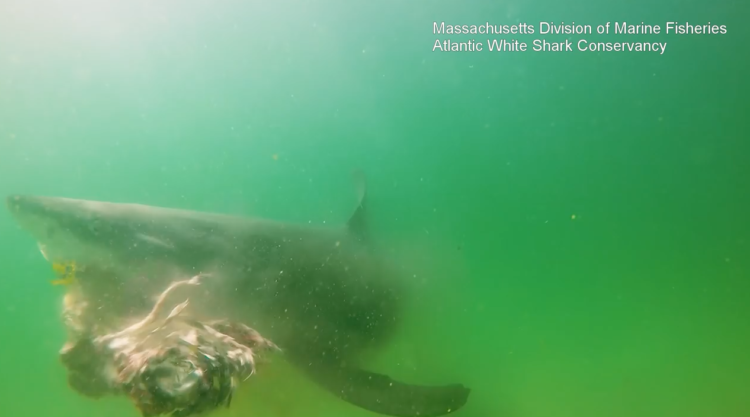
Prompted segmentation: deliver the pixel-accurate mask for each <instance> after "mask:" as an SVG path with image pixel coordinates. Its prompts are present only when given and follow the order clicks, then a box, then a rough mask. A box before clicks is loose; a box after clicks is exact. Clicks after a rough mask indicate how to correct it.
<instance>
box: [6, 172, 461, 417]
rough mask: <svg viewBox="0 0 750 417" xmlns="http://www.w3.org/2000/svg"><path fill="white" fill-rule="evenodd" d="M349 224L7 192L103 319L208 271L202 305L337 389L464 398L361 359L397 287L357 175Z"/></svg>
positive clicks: (403, 398)
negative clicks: (371, 229)
mask: <svg viewBox="0 0 750 417" xmlns="http://www.w3.org/2000/svg"><path fill="white" fill-rule="evenodd" d="M355 179H356V182H357V190H358V197H359V203H358V205H357V208H356V210H355V211H354V214H353V215H352V216H351V218H350V220H349V222H348V223H347V224H346V225H343V226H340V227H328V228H321V227H313V226H309V225H297V224H290V223H283V222H277V221H272V220H266V219H258V218H249V217H234V216H228V215H221V214H211V213H201V212H195V211H187V210H178V209H169V208H161V207H152V206H145V205H139V204H120V203H108V202H99V201H89V200H76V199H68V198H58V197H39V196H23V195H13V196H9V197H8V198H7V206H8V209H9V210H10V212H11V213H12V214H13V216H14V218H15V219H16V220H17V221H18V222H19V224H20V225H21V226H22V228H24V229H25V230H27V231H28V232H29V233H31V234H32V235H33V236H34V237H35V238H36V239H37V240H38V241H39V244H40V247H41V248H42V249H43V253H44V255H45V257H46V258H47V259H48V260H49V261H51V262H55V261H71V260H73V261H75V262H76V263H78V264H80V265H83V266H84V268H83V271H82V272H81V273H80V274H79V275H80V276H79V281H80V285H81V286H82V287H84V288H86V290H87V293H89V294H93V295H94V296H93V297H92V298H93V301H94V303H96V304H98V305H97V306H96V308H98V309H99V310H100V311H101V316H102V320H105V318H106V317H107V315H108V314H109V315H112V316H122V315H127V314H130V313H132V314H136V313H137V312H139V311H142V310H143V309H144V308H146V307H147V306H148V305H150V304H151V302H152V300H151V299H150V297H151V296H152V295H153V294H156V293H158V292H159V291H160V290H159V289H160V288H161V289H163V288H164V287H166V286H167V285H168V284H169V282H170V281H171V280H173V279H175V277H177V276H190V275H194V274H195V273H198V272H201V273H207V274H209V276H210V277H211V279H208V280H206V282H207V285H206V286H202V289H201V297H202V298H201V302H200V303H199V304H198V305H195V306H193V307H194V309H195V311H196V313H197V314H204V315H211V316H217V315H220V316H222V317H229V318H233V319H237V320H241V321H243V322H246V323H248V324H249V325H251V326H252V327H254V328H256V329H257V330H258V331H260V332H261V333H262V334H264V336H266V337H268V338H269V339H271V340H272V341H273V342H274V343H276V344H277V345H278V346H279V347H280V348H281V349H282V350H283V351H284V352H285V354H284V355H285V357H286V358H287V360H289V361H290V362H291V363H293V364H294V365H295V366H296V367H298V368H299V369H300V370H301V371H303V372H304V373H305V374H306V375H307V376H308V377H309V378H311V379H312V380H313V381H315V382H316V383H317V384H319V385H321V386H322V387H324V388H326V389H327V390H328V391H330V392H331V393H332V394H334V395H336V396H338V397H340V398H342V399H343V400H345V401H348V402H350V403H352V404H354V405H357V406H359V407H362V408H365V409H367V410H370V411H373V412H376V413H380V414H385V415H392V416H400V417H412V416H423V417H424V416H426V417H429V416H439V415H444V414H448V413H451V412H454V411H456V410H457V409H459V408H461V407H462V406H463V405H464V404H465V402H466V401H467V399H468V395H469V389H468V388H465V387H464V386H463V385H461V384H451V385H445V386H419V385H412V384H407V383H402V382H399V381H395V380H393V379H391V378H390V377H388V376H386V375H382V374H378V373H375V372H371V371H368V370H365V369H363V368H362V367H361V366H360V363H359V359H360V358H361V354H362V352H363V351H365V350H367V349H370V348H377V347H378V346H379V345H380V344H382V343H384V342H386V341H387V340H388V337H389V335H390V334H391V333H392V331H393V330H394V328H395V326H396V324H397V322H398V318H399V314H400V307H401V305H402V301H403V300H402V296H403V288H401V286H400V285H399V284H400V282H399V280H398V278H397V277H396V276H395V274H394V273H393V271H391V270H390V269H389V267H388V265H387V264H386V263H385V262H384V261H383V260H382V258H381V257H379V256H377V254H376V252H375V251H374V250H372V248H370V247H369V245H368V244H367V237H366V235H367V227H366V221H365V205H364V203H365V184H364V176H363V175H361V174H358V175H356V176H355Z"/></svg>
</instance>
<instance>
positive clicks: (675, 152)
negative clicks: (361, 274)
mask: <svg viewBox="0 0 750 417" xmlns="http://www.w3.org/2000/svg"><path fill="white" fill-rule="evenodd" d="M745 16H748V9H747V6H745V5H743V4H741V3H740V2H724V3H721V4H718V3H711V2H698V1H686V2H670V3H665V4H663V5H656V4H654V3H653V2H646V1H642V0H640V1H637V2H635V3H634V2H629V3H627V4H625V3H623V4H621V5H616V6H604V5H602V4H600V3H597V2H591V1H577V2H571V1H566V2H552V1H546V2H518V1H514V2H495V1H481V2H480V1H470V2H451V1H442V0H441V1H431V2H427V1H422V2H398V1H391V0H387V1H381V2H369V3H365V2H360V1H288V0H285V1H281V2H240V1H222V2H209V1H194V0H191V1H131V2H112V4H102V2H94V1H82V0H77V1H68V2H62V1H52V0H44V1H37V2H25V1H17V0H6V1H4V2H3V3H2V4H0V194H3V195H6V194H10V193H28V194H42V195H59V196H67V197H77V198H87V199H97V200H111V201H121V202H140V203H145V204H150V205H157V206H173V207H181V208H188V209H194V210H201V211H216V212H224V213H232V214H253V215H260V216H265V217H271V218H276V219H281V220H289V221H300V222H307V221H312V222H318V223H322V222H324V221H325V222H333V223H336V222H342V221H344V220H345V218H346V215H347V213H348V212H349V210H350V208H351V204H352V201H353V200H352V190H351V184H350V180H349V176H348V173H349V172H350V170H351V169H352V168H362V169H364V170H365V171H366V172H367V173H368V176H369V181H370V196H371V201H370V203H371V209H370V213H371V214H372V221H373V223H374V226H373V227H374V229H375V230H376V238H377V239H378V241H379V242H381V243H382V244H384V245H386V247H389V248H390V249H392V256H393V257H394V259H397V260H398V261H399V262H400V263H401V264H402V265H403V266H404V267H405V268H407V269H411V270H412V271H413V274H412V277H411V279H412V280H413V282H412V284H413V285H414V286H416V287H417V288H419V289H420V291H419V297H418V298H417V299H415V300H413V302H412V303H411V305H410V309H409V315H408V317H407V325H406V327H405V328H404V329H403V332H402V334H400V335H399V337H398V338H397V340H395V341H394V343H393V344H392V346H391V347H390V348H389V349H388V350H387V351H386V352H384V353H383V355H382V356H381V357H379V358H377V363H374V364H373V366H374V367H377V368H378V369H379V370H381V371H383V372H388V373H390V374H391V375H393V376H398V377H400V378H402V379H408V380H410V381H413V382H421V383H443V382H452V381H461V382H463V383H465V384H467V385H469V386H470V387H471V388H472V389H473V393H472V397H471V399H470V401H469V404H468V405H467V406H466V407H465V408H464V409H462V410H461V411H459V413H458V414H456V415H460V416H465V417H480V416H482V417H484V416H498V417H500V416H507V417H567V416H570V417H604V416H606V417H678V416H679V417H717V416H721V417H742V416H747V415H750V382H748V381H749V379H748V375H749V374H750V359H749V358H748V352H749V351H750V306H749V304H748V303H749V302H750V260H749V259H750V258H749V257H748V254H749V250H750V222H748V212H750V198H749V197H748V190H749V188H748V185H749V183H748V178H750V169H749V168H748V167H750V165H748V157H749V156H750V145H748V138H749V137H750V135H749V134H748V123H747V119H746V116H747V108H748V107H747V97H748V93H750V91H748V83H747V80H746V77H747V73H748V69H750V68H748V59H747V54H746V45H745V44H744V43H742V42H741V39H747V38H748V37H747V35H748V31H747V28H746V26H743V25H744V24H745V23H746V22H745V20H746V19H743V17H745ZM626 19H627V20H633V21H636V20H637V21H647V22H651V23H657V24H663V22H666V21H669V20H677V21H690V22H693V23H701V24H702V23H705V22H707V21H711V22H712V23H717V24H726V25H727V27H728V29H729V30H728V33H727V34H726V35H723V36H685V37H670V36H654V37H653V38H654V39H658V40H659V41H661V42H667V43H668V46H667V49H666V53H665V54H664V55H658V54H655V53H641V54H637V53H625V52H620V53H603V54H598V53H583V52H576V53H557V54H556V53H531V52H527V53H500V54H497V53H489V52H487V53H484V52H483V53H438V52H434V53H433V52H431V48H432V45H433V43H434V41H435V39H436V37H440V38H441V39H443V38H447V36H437V35H434V34H433V33H432V22H433V21H446V22H448V21H450V22H451V23H458V24H464V23H484V22H486V21H491V22H496V23H498V24H505V23H517V22H530V23H536V22H538V21H540V20H550V21H556V22H559V21H573V20H575V21H576V22H578V23H589V24H598V23H602V22H606V21H614V20H626ZM518 38H519V39H520V38H522V39H525V40H526V41H527V42H530V41H531V39H533V38H535V36H533V35H529V36H519V37H518ZM558 38H560V37H558ZM564 38H565V37H564V36H563V37H562V39H564ZM572 38H575V39H578V38H580V36H578V35H575V36H572ZM457 39H464V40H465V39H468V37H463V38H461V37H457ZM632 39H635V38H632ZM613 40H614V38H613ZM639 40H643V38H639ZM743 51H745V52H743ZM0 249H2V250H0V264H1V265H2V266H3V273H2V279H1V280H0V331H1V333H0V334H2V339H1V340H2V345H0V369H1V370H2V375H3V378H2V379H0V393H2V395H0V415H3V416H12V417H26V416H29V417H31V416H49V417H55V416H61V417H68V416H70V417H72V416H75V417H87V416H101V415H105V414H107V415H112V416H122V417H130V416H136V415H137V413H136V411H135V410H134V409H133V408H132V407H131V406H130V404H129V403H128V402H127V401H125V400H123V399H104V400H100V401H92V400H88V399H85V398H83V397H80V396H78V395H77V394H75V393H74V392H73V391H71V390H70V389H69V388H68V387H67V385H66V379H65V378H66V374H65V371H64V369H63V367H62V365H61V364H60V363H59V360H58V356H57V352H58V350H59V348H60V346H61V344H62V343H63V341H64V333H63V329H62V326H61V324H60V322H59V318H58V314H59V313H58V310H59V305H60V298H61V294H62V293H61V291H62V290H61V289H60V288H59V287H53V286H51V285H50V284H49V279H51V278H53V275H52V271H51V270H50V268H49V265H48V264H46V263H45V262H44V261H43V259H42V257H41V256H40V255H39V253H38V250H37V248H36V245H35V242H34V241H33V240H32V239H31V238H30V237H29V236H28V235H27V234H26V233H24V232H22V231H21V230H19V229H18V228H17V227H16V225H15V224H14V223H13V221H12V219H11V218H10V216H9V215H8V214H7V213H2V214H0ZM217 415H227V416H246V415H254V416H258V417H260V416H269V417H276V416H278V417H295V416H305V417H309V416H337V415H338V416H347V417H348V416H366V415H369V414H368V413H367V412H365V411H362V410H359V409H356V408H354V407H352V406H349V405H347V404H344V403H342V402H340V401H336V400H334V399H332V398H331V397H330V396H329V395H328V394H326V393H324V392H322V391H320V390H319V389H318V388H316V387H315V386H313V385H312V384H310V383H309V382H307V381H306V380H303V379H301V378H299V377H296V376H295V375H294V374H293V372H292V371H291V370H290V369H287V368H286V366H285V365H284V364H277V366H275V367H271V368H269V370H268V372H267V374H266V376H265V377H264V378H263V379H261V378H260V377H259V378H257V379H253V380H252V382H250V383H248V385H247V386H246V387H245V389H243V391H242V395H240V396H239V397H238V398H237V400H236V401H235V403H234V405H233V407H232V408H231V409H229V410H228V411H223V412H222V413H221V414H217Z"/></svg>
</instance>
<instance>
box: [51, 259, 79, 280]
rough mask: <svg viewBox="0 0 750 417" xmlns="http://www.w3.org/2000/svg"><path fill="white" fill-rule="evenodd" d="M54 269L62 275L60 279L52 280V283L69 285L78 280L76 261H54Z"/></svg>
mask: <svg viewBox="0 0 750 417" xmlns="http://www.w3.org/2000/svg"><path fill="white" fill-rule="evenodd" d="M52 270H54V271H55V272H56V273H57V275H59V276H60V278H59V279H55V280H52V285H68V284H72V283H73V282H75V280H76V263H75V262H73V261H71V262H53V263H52Z"/></svg>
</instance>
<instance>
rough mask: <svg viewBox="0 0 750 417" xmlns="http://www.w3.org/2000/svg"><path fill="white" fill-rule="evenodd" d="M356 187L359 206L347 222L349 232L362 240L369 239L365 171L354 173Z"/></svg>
mask: <svg viewBox="0 0 750 417" xmlns="http://www.w3.org/2000/svg"><path fill="white" fill-rule="evenodd" d="M352 178H353V180H354V187H355V190H356V192H357V206H356V208H355V209H354V213H353V214H352V216H351V217H350V218H349V221H348V222H347V223H346V225H347V228H348V229H349V232H350V233H352V234H353V235H354V236H356V237H357V238H358V239H359V240H360V241H367V233H368V230H367V221H366V219H365V217H366V216H365V199H366V197H367V178H366V177H365V173H364V172H362V171H360V170H355V171H354V172H353V173H352Z"/></svg>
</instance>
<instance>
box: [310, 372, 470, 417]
mask: <svg viewBox="0 0 750 417" xmlns="http://www.w3.org/2000/svg"><path fill="white" fill-rule="evenodd" d="M308 374H309V375H310V376H311V377H312V378H313V379H314V380H315V381H316V382H317V383H318V384H320V385H321V386H323V387H324V388H326V390H328V391H329V392H331V393H332V394H334V395H336V396H337V397H339V398H341V399H342V400H344V401H346V402H348V403H350V404H352V405H355V406H357V407H360V408H363V409H365V410H368V411H372V412H375V413H378V414H382V415H387V416H394V417H438V416H443V415H446V414H450V413H453V412H455V411H456V410H458V409H459V408H461V407H463V406H464V405H465V404H466V402H467V401H468V399H469V394H470V392H471V390H470V389H469V388H467V387H465V386H463V385H461V384H451V385H443V386H425V385H411V384H406V383H403V382H399V381H396V380H394V379H392V378H391V377H389V376H387V375H382V374H377V373H374V372H370V371H366V370H364V369H359V368H352V367H345V366H341V367H336V368H332V369H331V368H329V369H325V370H323V369H315V370H314V371H313V370H312V369H308Z"/></svg>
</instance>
